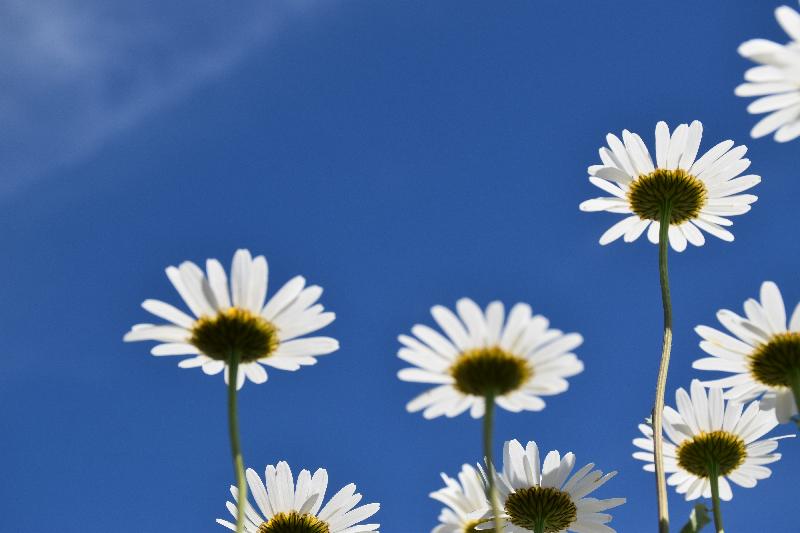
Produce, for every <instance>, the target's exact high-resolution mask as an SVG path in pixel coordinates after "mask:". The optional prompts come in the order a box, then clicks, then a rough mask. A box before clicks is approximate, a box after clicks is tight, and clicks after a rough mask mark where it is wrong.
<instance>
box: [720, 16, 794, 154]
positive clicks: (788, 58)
mask: <svg viewBox="0 0 800 533" xmlns="http://www.w3.org/2000/svg"><path fill="white" fill-rule="evenodd" d="M775 18H776V19H778V24H780V25H781V27H782V28H783V30H784V31H785V32H786V33H787V35H788V36H789V39H790V41H789V42H788V43H787V44H779V43H776V42H773V41H769V40H767V39H751V40H749V41H745V42H744V43H742V44H741V45H740V46H739V54H740V55H741V56H742V57H745V58H747V59H749V60H751V61H753V62H755V63H758V64H759V66H757V67H752V68H750V69H748V70H747V72H745V74H744V79H745V83H743V84H741V85H739V86H738V87H736V95H737V96H745V97H749V96H759V97H760V98H758V99H757V100H754V101H753V102H751V103H750V105H749V106H747V111H748V112H749V113H751V114H754V115H755V114H761V113H769V114H768V115H767V116H765V117H764V118H762V119H761V120H760V121H759V122H758V123H757V124H756V125H755V126H754V127H753V129H752V131H751V132H750V135H752V136H753V137H754V138H758V137H764V136H765V135H769V134H770V133H773V132H775V135H774V138H775V140H776V141H778V142H787V141H791V140H792V139H796V138H797V137H798V136H799V135H800V14H798V13H797V11H795V10H794V9H792V8H791V7H788V6H781V7H779V8H777V9H776V10H775Z"/></svg>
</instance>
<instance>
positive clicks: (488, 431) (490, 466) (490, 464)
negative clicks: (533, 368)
mask: <svg viewBox="0 0 800 533" xmlns="http://www.w3.org/2000/svg"><path fill="white" fill-rule="evenodd" d="M484 398H485V401H486V409H485V413H484V414H483V455H484V457H486V467H487V470H488V477H489V503H490V504H491V507H492V518H493V520H494V533H502V531H503V529H502V527H501V525H500V504H499V502H498V501H497V486H496V483H495V467H494V459H493V458H492V426H493V425H494V394H487V395H486V396H484Z"/></svg>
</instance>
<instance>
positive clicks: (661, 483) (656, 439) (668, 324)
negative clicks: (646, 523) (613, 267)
mask: <svg viewBox="0 0 800 533" xmlns="http://www.w3.org/2000/svg"><path fill="white" fill-rule="evenodd" d="M671 211H672V205H671V204H670V203H669V202H667V203H666V205H665V206H664V208H663V211H662V213H661V221H660V227H659V233H658V272H659V277H660V279H661V305H662V307H663V309H664V342H663V345H662V348H661V364H660V365H659V367H658V380H657V381H656V401H655V406H654V407H653V446H654V449H655V466H656V495H657V498H658V531H659V533H669V505H668V501H667V480H666V476H665V474H664V436H663V433H662V425H663V422H662V417H663V414H664V393H665V390H666V388H667V371H668V370H669V356H670V351H671V350H672V300H671V299H670V295H669V273H668V272H667V252H668V250H669V221H670V214H671Z"/></svg>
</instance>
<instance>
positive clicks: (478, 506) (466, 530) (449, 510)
mask: <svg viewBox="0 0 800 533" xmlns="http://www.w3.org/2000/svg"><path fill="white" fill-rule="evenodd" d="M442 480H443V481H444V485H445V486H444V488H441V489H439V490H437V491H436V492H431V494H430V497H431V498H433V499H434V500H437V501H439V502H442V503H443V504H444V505H446V507H445V508H443V509H442V512H441V513H440V514H439V522H440V523H439V525H438V526H436V527H435V528H433V531H432V533H476V532H477V529H475V527H476V526H477V525H478V524H481V523H482V522H485V521H486V518H485V515H486V513H487V512H489V510H490V509H489V507H490V506H489V500H488V499H487V498H486V489H485V488H484V485H483V481H482V478H481V474H480V473H479V472H478V470H477V469H475V468H473V467H472V466H470V465H464V466H462V467H461V473H460V474H458V479H457V480H456V479H453V478H451V477H449V476H448V475H447V474H444V473H443V474H442Z"/></svg>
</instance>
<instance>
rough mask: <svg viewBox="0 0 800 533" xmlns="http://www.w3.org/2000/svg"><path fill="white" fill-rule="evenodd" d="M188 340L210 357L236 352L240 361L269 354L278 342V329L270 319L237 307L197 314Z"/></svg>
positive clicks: (218, 357)
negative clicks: (199, 315) (210, 313)
mask: <svg viewBox="0 0 800 533" xmlns="http://www.w3.org/2000/svg"><path fill="white" fill-rule="evenodd" d="M189 342H191V343H192V344H194V345H195V346H197V348H199V349H200V351H201V352H203V353H204V354H206V355H207V356H209V357H211V358H212V359H218V360H220V361H227V360H228V358H229V357H230V356H231V354H233V353H237V354H238V355H239V358H240V361H241V362H243V363H247V362H251V361H255V360H256V359H262V358H264V357H269V356H270V355H272V354H273V353H274V352H275V350H276V349H277V347H278V344H279V342H278V329H277V328H276V327H275V326H274V325H273V324H272V323H271V322H268V321H267V320H264V319H263V318H262V317H261V316H260V315H257V314H255V313H252V312H251V311H248V310H247V309H242V308H240V307H230V308H228V309H225V310H224V311H220V312H219V313H217V314H216V315H215V316H213V317H202V318H200V319H199V320H198V321H197V322H195V325H194V327H193V328H192V337H191V339H190V340H189Z"/></svg>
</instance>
